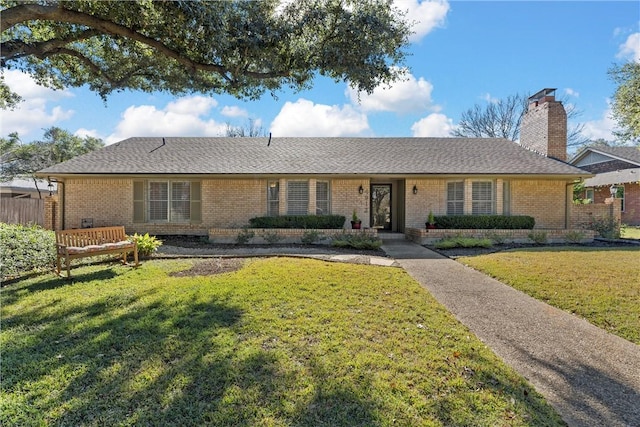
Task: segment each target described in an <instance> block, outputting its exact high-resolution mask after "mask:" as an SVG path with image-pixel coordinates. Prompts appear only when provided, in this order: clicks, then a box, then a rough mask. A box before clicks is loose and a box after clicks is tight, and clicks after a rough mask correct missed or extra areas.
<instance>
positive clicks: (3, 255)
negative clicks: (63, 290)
mask: <svg viewBox="0 0 640 427" xmlns="http://www.w3.org/2000/svg"><path fill="white" fill-rule="evenodd" d="M0 260H1V262H0V280H1V281H5V280H8V279H12V278H15V277H19V276H21V275H24V274H27V273H32V272H39V271H49V270H52V269H53V268H54V266H55V263H56V237H55V234H54V232H53V231H50V230H45V229H44V228H42V227H39V226H37V225H31V226H25V225H15V224H4V223H0Z"/></svg>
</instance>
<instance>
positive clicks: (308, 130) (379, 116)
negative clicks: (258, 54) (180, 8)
mask: <svg viewBox="0 0 640 427" xmlns="http://www.w3.org/2000/svg"><path fill="white" fill-rule="evenodd" d="M395 3H396V6H397V7H399V8H400V9H404V10H407V11H408V16H409V17H410V18H411V19H412V20H413V21H415V22H416V24H415V26H414V28H413V30H414V31H415V34H414V35H413V36H412V37H411V39H410V41H411V44H410V45H409V46H408V49H407V51H408V53H409V57H408V58H407V61H406V65H407V66H408V68H409V72H408V74H407V78H406V80H405V81H402V82H398V83H396V84H394V85H393V86H392V87H389V88H386V87H380V88H377V89H376V90H375V91H374V92H373V94H371V95H368V94H358V93H356V92H354V91H353V90H351V89H350V88H349V86H348V84H347V83H345V82H335V81H333V80H330V79H327V78H322V77H318V78H316V79H315V80H314V83H313V87H312V88H311V89H309V90H305V91H301V92H292V91H289V90H283V91H280V92H277V98H274V97H272V96H271V95H269V94H265V95H264V96H263V97H262V98H261V99H260V100H257V101H247V102H245V101H242V100H238V99H236V98H233V97H231V96H227V95H215V96H206V95H198V94H195V95H189V96H183V97H176V96H172V95H169V94H166V93H144V92H131V91H126V92H121V93H116V94H112V95H110V96H109V98H108V99H107V102H106V103H104V102H103V101H102V100H101V98H100V97H99V96H98V95H97V94H95V93H92V92H90V91H89V90H87V89H85V88H71V89H65V90H58V91H54V90H51V89H47V88H43V87H40V86H37V85H36V84H35V83H34V82H33V81H32V80H31V79H30V78H29V76H27V75H25V74H22V73H21V72H19V71H14V70H8V71H6V72H5V78H6V81H7V83H8V84H9V85H10V87H11V88H12V89H13V90H14V91H16V92H18V93H19V94H20V95H21V96H22V97H23V98H24V100H25V101H24V102H23V103H21V104H20V106H19V108H16V109H15V110H13V111H3V112H2V119H1V122H0V127H1V129H0V134H1V135H2V136H3V137H4V136H7V135H8V134H9V133H11V132H18V133H19V136H20V138H21V140H22V141H23V142H29V141H32V140H37V139H39V138H41V137H42V134H43V130H44V129H46V128H49V127H51V126H57V127H60V128H62V129H65V130H67V131H69V132H71V133H74V134H76V135H79V136H84V135H90V136H95V137H99V138H102V139H103V140H104V142H105V143H106V144H112V143H115V142H117V141H120V140H123V139H126V138H129V137H135V136H163V137H172V136H224V135H225V130H226V128H227V126H228V125H231V126H243V127H246V126H247V125H248V122H249V120H252V121H253V122H254V123H255V124H257V125H259V126H260V127H261V128H262V130H263V132H264V133H265V134H268V133H272V135H273V136H274V137H284V136H329V137H349V136H360V137H371V136H376V137H440V136H448V135H449V134H450V132H451V131H452V130H453V129H455V127H456V126H457V124H458V123H459V121H460V117H461V114H462V113H463V112H464V111H466V110H468V109H470V108H472V107H473V106H474V105H476V104H478V105H480V106H483V107H484V106H486V105H487V103H490V102H496V100H498V99H501V98H506V97H507V96H510V95H515V94H533V93H535V92H537V91H539V90H541V89H543V88H557V92H556V98H558V99H561V100H562V101H563V102H564V103H565V104H572V105H573V106H575V108H576V109H577V110H579V111H580V112H581V113H580V115H578V117H576V119H575V120H574V124H575V123H583V124H584V132H583V133H584V134H585V136H587V137H589V138H591V139H598V138H604V139H607V140H614V137H613V135H612V131H613V129H614V128H615V122H614V121H613V120H612V119H611V117H610V112H611V110H610V106H609V102H610V99H611V97H612V95H613V93H614V91H615V89H616V86H615V84H614V82H613V81H612V80H611V79H610V78H609V76H608V74H607V70H608V69H610V68H611V67H612V66H613V65H614V64H621V63H624V62H626V61H639V62H640V2H637V1H619V2H616V1H564V2H561V1H535V2H528V1H493V2H490V1H448V2H447V1H422V2H419V1H417V0H396V1H395ZM571 125H572V124H571V123H570V126H571Z"/></svg>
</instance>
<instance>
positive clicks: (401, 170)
mask: <svg viewBox="0 0 640 427" xmlns="http://www.w3.org/2000/svg"><path fill="white" fill-rule="evenodd" d="M39 174H40V175H46V174H51V175H53V174H223V175H224V174H252V175H253V174H345V175H350V174H402V175H410V174H525V175H530V174H534V175H539V174H543V175H576V176H586V175H590V174H589V173H587V172H585V171H583V170H581V169H578V168H576V167H574V166H571V165H568V164H567V163H564V162H561V161H558V160H554V159H551V158H546V157H544V156H541V155H539V154H536V153H534V152H531V151H528V150H526V149H524V148H522V147H520V146H519V145H518V144H516V143H514V142H511V141H508V140H505V139H493V138H491V139H489V138H273V139H272V140H271V142H270V144H268V138H266V137H265V138H166V139H165V143H164V144H163V138H158V137H154V138H129V139H126V140H124V141H120V142H118V143H116V144H113V145H109V146H106V147H104V148H102V149H100V150H97V151H94V152H91V153H88V154H85V155H82V156H79V157H76V158H74V159H71V160H69V161H67V162H64V163H60V164H58V165H55V166H52V167H50V168H47V169H44V170H42V171H40V173H39Z"/></svg>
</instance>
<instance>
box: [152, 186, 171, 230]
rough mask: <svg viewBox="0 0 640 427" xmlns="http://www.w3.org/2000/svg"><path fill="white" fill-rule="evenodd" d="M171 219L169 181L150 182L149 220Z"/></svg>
mask: <svg viewBox="0 0 640 427" xmlns="http://www.w3.org/2000/svg"><path fill="white" fill-rule="evenodd" d="M168 220H169V183H168V182H166V181H163V182H155V181H152V182H150V183H149V221H168Z"/></svg>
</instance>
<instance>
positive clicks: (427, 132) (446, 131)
mask: <svg viewBox="0 0 640 427" xmlns="http://www.w3.org/2000/svg"><path fill="white" fill-rule="evenodd" d="M454 127H455V126H454V125H453V120H451V119H450V118H448V117H447V116H445V115H444V114H441V113H433V114H429V115H428V116H427V117H424V118H422V119H420V120H418V121H417V122H415V123H414V124H413V126H411V130H412V131H413V136H414V137H437V136H450V133H451V131H452V130H453V129H454Z"/></svg>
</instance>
